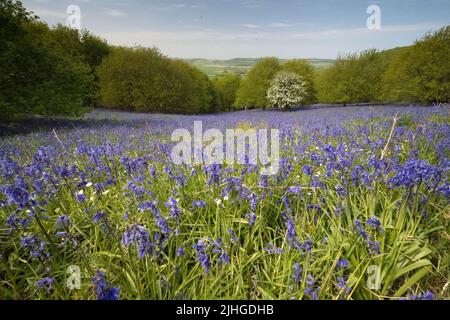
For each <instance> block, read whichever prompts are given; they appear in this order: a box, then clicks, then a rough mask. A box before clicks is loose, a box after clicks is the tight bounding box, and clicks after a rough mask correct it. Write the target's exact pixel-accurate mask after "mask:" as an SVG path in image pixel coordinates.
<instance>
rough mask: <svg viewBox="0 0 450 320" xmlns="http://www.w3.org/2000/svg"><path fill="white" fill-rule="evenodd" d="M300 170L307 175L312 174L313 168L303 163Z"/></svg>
mask: <svg viewBox="0 0 450 320" xmlns="http://www.w3.org/2000/svg"><path fill="white" fill-rule="evenodd" d="M302 172H303V173H304V174H306V175H307V176H312V174H313V169H312V167H311V166H308V165H304V166H303V167H302Z"/></svg>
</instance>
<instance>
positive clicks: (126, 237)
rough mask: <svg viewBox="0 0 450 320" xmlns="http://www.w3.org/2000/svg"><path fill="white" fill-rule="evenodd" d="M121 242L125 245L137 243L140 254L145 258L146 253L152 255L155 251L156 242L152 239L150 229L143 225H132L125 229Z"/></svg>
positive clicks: (140, 256)
mask: <svg viewBox="0 0 450 320" xmlns="http://www.w3.org/2000/svg"><path fill="white" fill-rule="evenodd" d="M121 243H122V245H123V246H125V247H130V246H131V245H132V244H137V247H138V256H139V258H143V257H144V256H145V255H147V254H148V255H151V254H152V253H153V251H154V244H153V243H151V241H150V236H149V233H148V231H147V230H146V229H145V228H144V227H143V226H141V225H138V224H136V225H132V226H129V227H127V229H126V230H125V232H124V234H123V236H122V240H121Z"/></svg>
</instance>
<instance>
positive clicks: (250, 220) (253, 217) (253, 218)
mask: <svg viewBox="0 0 450 320" xmlns="http://www.w3.org/2000/svg"><path fill="white" fill-rule="evenodd" d="M245 217H246V218H247V220H248V225H249V226H250V227H253V225H254V224H255V222H256V214H254V213H253V212H251V213H248V214H246V215H245Z"/></svg>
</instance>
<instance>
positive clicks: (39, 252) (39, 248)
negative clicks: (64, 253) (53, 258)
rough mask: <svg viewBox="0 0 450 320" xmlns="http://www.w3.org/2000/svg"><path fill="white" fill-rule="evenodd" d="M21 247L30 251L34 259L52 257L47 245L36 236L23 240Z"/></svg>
mask: <svg viewBox="0 0 450 320" xmlns="http://www.w3.org/2000/svg"><path fill="white" fill-rule="evenodd" d="M21 245H22V247H24V248H26V249H28V251H29V253H30V255H31V256H32V257H33V258H48V257H50V254H49V253H48V252H47V251H46V247H47V243H45V242H43V241H41V240H40V239H39V238H38V236H36V235H29V236H26V237H24V238H22V240H21Z"/></svg>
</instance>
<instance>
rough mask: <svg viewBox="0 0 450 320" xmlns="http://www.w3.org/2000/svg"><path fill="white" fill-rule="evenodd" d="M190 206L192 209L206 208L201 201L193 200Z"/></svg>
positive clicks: (204, 203)
mask: <svg viewBox="0 0 450 320" xmlns="http://www.w3.org/2000/svg"><path fill="white" fill-rule="evenodd" d="M192 206H193V207H194V208H204V207H206V202H205V201H203V200H195V201H194V202H192Z"/></svg>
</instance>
